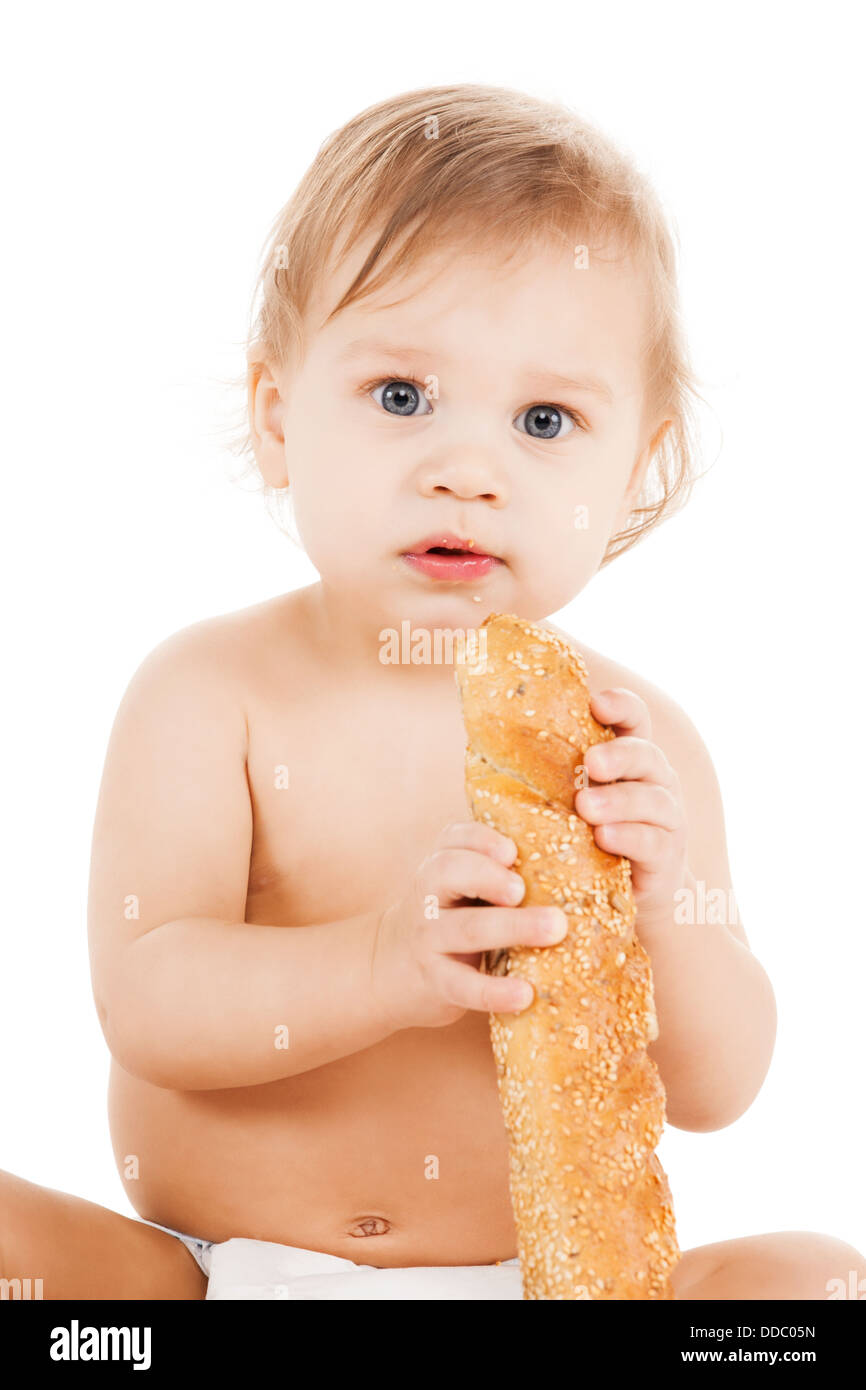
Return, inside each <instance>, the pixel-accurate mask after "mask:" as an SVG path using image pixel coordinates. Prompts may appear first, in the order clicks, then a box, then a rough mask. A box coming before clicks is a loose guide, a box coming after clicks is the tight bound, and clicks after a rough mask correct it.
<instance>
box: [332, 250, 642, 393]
mask: <svg viewBox="0 0 866 1390" xmlns="http://www.w3.org/2000/svg"><path fill="white" fill-rule="evenodd" d="M366 249H367V248H365V247H364V246H360V247H357V248H354V250H353V253H352V255H351V257H350V258H347V261H346V263H345V264H344V265H343V266H342V267H340V269H339V271H338V273H337V274H336V275H335V276H334V277H332V278H331V280H330V282H329V283H328V284H327V285H324V286H323V295H322V299H323V302H325V303H327V302H328V301H329V300H330V302H331V304H335V303H339V300H340V297H341V296H342V295H343V294H344V293H345V291H346V290H347V289H348V287H349V286H350V285H351V284H352V282H353V280H354V277H355V275H356V274H357V272H358V270H359V269H360V268H361V266H363V264H364V261H365V251H366ZM647 301H648V291H647V283H646V276H645V274H644V272H643V270H642V268H641V267H640V265H638V264H636V263H635V262H634V260H632V259H631V258H629V257H627V256H626V255H624V254H623V253H622V252H618V251H616V250H615V249H603V250H602V251H599V252H594V250H593V248H588V247H586V246H584V245H583V244H582V243H580V242H577V241H575V242H574V243H573V244H564V243H562V242H555V241H551V242H550V243H547V244H540V245H534V246H530V247H524V248H518V249H517V251H513V250H510V249H508V248H506V249H505V250H504V251H503V252H501V253H496V252H494V253H491V252H489V251H486V250H480V249H476V250H473V248H472V247H471V246H469V247H465V248H464V247H461V248H447V247H440V248H438V249H437V250H436V252H435V253H434V254H432V255H428V256H426V257H425V258H424V260H423V262H422V263H421V264H419V265H417V266H414V267H412V268H411V270H409V271H407V272H405V273H403V274H402V275H400V276H398V277H395V278H393V279H388V280H387V281H386V282H385V283H384V284H383V285H382V286H381V287H380V288H379V289H377V291H376V292H375V294H373V295H370V296H369V297H364V298H361V299H359V300H356V301H355V302H353V303H350V304H349V305H347V306H346V307H345V308H343V309H341V310H340V311H339V313H338V314H337V315H336V316H335V317H334V318H332V319H331V320H330V322H328V323H326V324H325V325H324V327H323V328H322V329H321V335H322V336H321V339H320V342H319V350H320V351H322V352H324V354H325V355H326V356H327V357H329V358H331V359H332V360H333V359H334V358H336V357H339V358H341V359H346V360H350V361H354V362H360V361H361V360H363V358H364V354H365V352H368V355H370V356H375V355H376V354H377V350H378V352H379V355H380V356H381V355H382V353H381V349H382V347H383V345H388V346H392V347H393V348H395V349H398V348H400V347H406V348H413V349H416V350H417V351H418V352H419V353H424V352H429V353H430V354H431V356H432V355H438V357H439V358H440V359H442V360H444V359H445V358H446V357H447V358H451V359H453V360H454V362H455V363H456V362H460V361H461V360H464V359H467V358H468V359H470V360H474V359H476V358H477V356H478V354H479V353H480V352H484V353H486V354H489V356H490V358H491V359H492V360H495V361H496V362H499V363H501V364H502V365H503V366H504V365H505V364H506V363H510V362H521V363H522V362H523V361H524V359H525V360H527V361H530V362H533V361H534V362H535V363H536V364H537V365H538V367H539V368H544V369H546V370H550V371H557V372H564V371H565V370H566V368H570V369H576V368H577V367H579V366H580V365H581V364H583V366H584V368H585V367H586V365H587V364H588V363H589V362H590V361H591V362H592V363H593V364H594V365H596V366H598V364H599V363H602V364H605V365H606V366H607V369H608V371H609V372H611V373H612V374H614V375H615V376H616V377H617V379H618V382H619V386H620V389H623V390H625V389H628V387H629V385H632V386H633V384H634V377H635V374H638V375H639V374H640V369H641V362H642V357H643V345H644V335H645V331H646V316H647ZM326 313H327V310H326ZM368 345H369V347H368Z"/></svg>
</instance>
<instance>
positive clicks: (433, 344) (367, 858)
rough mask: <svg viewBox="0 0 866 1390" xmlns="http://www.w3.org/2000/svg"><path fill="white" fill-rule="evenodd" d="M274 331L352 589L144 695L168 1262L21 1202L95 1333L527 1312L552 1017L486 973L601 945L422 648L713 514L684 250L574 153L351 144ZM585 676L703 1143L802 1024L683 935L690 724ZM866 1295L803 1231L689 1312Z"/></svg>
mask: <svg viewBox="0 0 866 1390" xmlns="http://www.w3.org/2000/svg"><path fill="white" fill-rule="evenodd" d="M258 292H259V304H258V309H257V313H256V315H255V316H254V322H253V327H252V330H251V335H250V343H249V348H248V374H247V386H248V420H247V432H246V442H247V444H248V448H249V452H250V457H251V458H254V460H255V464H256V466H257V468H258V470H259V472H260V474H261V477H262V479H263V481H264V484H265V486H266V492H267V496H268V497H269V499H273V498H281V497H288V499H289V500H290V502H291V505H292V513H293V518H294V522H295V524H296V526H297V532H298V535H299V538H300V541H301V542H302V544H303V546H304V548H305V550H306V552H307V553H308V555H309V556H310V559H311V560H312V562H313V564H314V566H315V568H316V571H317V572H318V574H319V576H320V577H319V580H318V581H317V582H316V583H314V584H310V585H308V586H306V587H303V588H300V589H295V590H293V591H291V592H289V593H287V594H280V595H278V596H277V597H276V598H272V599H270V600H268V601H266V602H263V603H260V604H257V605H256V606H255V607H252V608H249V609H244V610H242V611H239V612H232V613H229V614H227V615H224V616H220V617H217V618H210V619H207V620H205V621H202V622H198V623H196V624H194V625H192V626H191V627H188V628H185V629H183V630H182V631H180V632H177V633H175V634H174V635H173V636H171V637H169V638H168V639H167V640H165V641H164V642H162V643H161V644H160V645H159V646H158V647H157V648H156V649H155V650H154V651H152V652H151V653H150V654H149V655H148V656H147V657H146V658H145V660H144V661H143V662H142V664H141V666H140V667H139V669H138V670H137V671H136V673H135V675H134V676H133V678H132V680H131V682H130V685H129V687H128V689H127V691H126V694H125V696H124V698H123V701H122V703H121V706H120V709H119V711H118V714H117V718H116V720H115V723H114V727H113V730H112V733H111V738H110V743H109V747H108V752H107V756H106V761H105V769H104V774H103V779H102V785H101V789H100V796H99V803H98V808H97V813H96V823H95V828H94V838H93V854H92V867H91V882H90V899H89V935H90V948H91V958H92V979H93V991H94V998H95V1002H96V1007H97V1010H98V1013H99V1018H100V1021H101V1025H102V1028H103V1031H104V1034H105V1038H106V1041H107V1044H108V1047H109V1049H110V1051H111V1055H112V1059H113V1060H112V1070H111V1081H110V1095H109V1105H110V1124H111V1136H112V1142H113V1146H114V1152H115V1157H116V1161H117V1165H118V1170H119V1172H120V1175H121V1177H122V1180H123V1182H124V1185H125V1190H126V1193H127V1195H128V1197H129V1200H130V1202H131V1203H132V1205H133V1207H134V1208H135V1210H136V1211H137V1212H138V1214H139V1216H140V1217H141V1220H135V1219H132V1218H129V1217H126V1216H122V1215H120V1214H119V1213H117V1212H113V1211H109V1210H106V1209H104V1208H101V1207H99V1206H97V1205H95V1204H93V1203H90V1202H86V1201H82V1200H80V1199H77V1198H74V1197H70V1196H67V1195H65V1194H62V1193H59V1192H55V1191H53V1190H50V1189H46V1188H44V1187H40V1186H37V1185H35V1184H32V1183H28V1182H26V1181H25V1180H23V1179H21V1178H18V1177H14V1176H12V1175H10V1174H5V1175H2V1181H0V1201H2V1212H0V1221H2V1229H3V1254H2V1258H3V1261H4V1264H5V1267H4V1268H3V1269H2V1271H0V1272H2V1274H3V1275H4V1276H6V1277H9V1278H14V1277H15V1276H16V1274H18V1273H21V1272H26V1271H27V1270H33V1269H38V1270H40V1271H44V1294H45V1297H46V1298H54V1299H59V1298H96V1299H102V1298H123V1299H145V1298H156V1299H200V1298H205V1297H207V1298H210V1299H235V1298H249V1299H252V1298H255V1299H267V1298H288V1299H330V1298H335V1299H356V1298H357V1299H519V1298H520V1297H521V1294H522V1286H521V1275H520V1266H519V1262H518V1259H517V1249H516V1236H515V1229H514V1222H513V1217H512V1210H511V1203H510V1197H509V1189H508V1163H507V1136H506V1132H505V1129H504V1125H503V1120H502V1113H501V1109H500V1103H499V1097H498V1092H497V1083H496V1073H495V1068H494V1061H493V1056H492V1051H491V1045H490V1037H489V1020H488V1013H489V1012H490V1011H491V1010H496V1011H498V1012H505V1013H507V1012H509V1011H511V1012H516V1011H519V1010H521V1009H523V1008H525V1007H526V1003H527V1000H526V999H525V998H524V995H523V993H522V992H521V987H520V983H519V981H517V980H516V979H510V978H508V977H505V976H503V977H496V976H488V975H485V974H483V973H481V971H480V970H479V969H478V966H479V962H480V953H481V952H482V951H483V950H486V949H488V948H493V947H507V946H510V945H514V944H518V943H522V944H529V945H533V946H539V947H543V946H545V945H546V944H549V943H551V942H555V941H557V940H559V939H561V937H562V935H563V934H564V931H565V917H564V914H563V913H562V912H561V911H560V910H559V909H557V908H554V909H537V908H528V907H527V908H524V907H521V906H520V902H521V897H522V894H523V883H522V880H521V878H520V876H519V874H517V873H515V872H514V871H513V870H512V869H511V868H510V865H511V864H512V863H513V861H514V858H515V854H516V847H515V845H514V844H513V843H512V842H511V841H510V840H508V839H507V838H506V837H505V836H502V835H500V834H499V833H498V832H496V831H494V830H493V829H491V828H490V827H489V826H486V825H483V824H477V823H474V822H473V821H472V820H471V817H470V815H469V811H468V807H467V803H466V798H465V794H464V786H463V759H464V747H465V737H464V732H463V724H462V716H461V709H460V701H459V698H458V695H457V690H456V686H455V681H454V670H453V665H451V664H449V663H448V662H442V661H435V660H424V659H418V653H419V651H423V650H424V649H423V647H422V646H418V647H415V646H413V644H412V638H413V635H416V634H419V633H420V634H428V635H429V634H431V633H432V634H435V633H442V632H468V631H469V630H470V629H472V628H474V627H477V626H478V625H480V624H481V623H482V622H483V620H484V618H485V617H486V616H487V614H488V613H491V612H502V613H516V614H519V615H520V616H521V617H524V618H527V619H530V620H532V621H534V622H542V623H544V622H547V615H549V614H551V613H555V612H557V611H558V610H560V609H561V608H563V607H564V606H565V605H566V604H568V603H569V602H570V601H571V600H572V599H574V598H575V596H576V595H577V594H579V593H580V592H581V591H582V590H583V588H584V587H585V585H587V584H588V583H589V581H590V580H591V579H592V577H593V575H594V574H596V572H597V571H598V570H599V569H600V568H601V567H602V566H604V565H606V564H608V563H610V561H611V560H613V559H614V558H616V557H617V556H618V555H620V554H621V553H622V552H623V551H624V550H626V549H627V548H629V547H631V546H633V545H634V544H635V543H636V542H637V541H638V540H640V539H641V537H643V536H644V535H645V534H646V533H647V532H648V531H649V530H650V529H651V528H653V527H655V526H657V525H658V524H659V523H660V522H661V521H662V520H664V519H665V517H667V516H669V515H670V514H671V513H672V512H673V511H674V510H675V509H676V508H677V507H678V506H680V505H681V504H682V503H683V501H684V500H685V499H686V497H687V496H688V492H689V489H690V486H691V485H692V482H693V480H694V476H695V474H694V460H693V452H694V450H693V443H692V441H693V438H694V431H693V420H694V406H693V402H694V399H695V396H696V391H695V383H694V379H693V377H692V375H691V372H690V369H689V366H688V362H687V359H686V355H685V350H684V346H683V341H682V336H681V332H680V327H679V321H678V307H677V291H676V271H675V257H674V251H673V246H672V241H671V236H670V233H669V231H668V229H667V227H666V222H665V218H664V215H663V213H662V211H661V209H660V206H659V204H658V201H657V199H656V197H655V196H654V194H653V192H652V190H651V189H650V188H649V187H648V186H647V184H646V182H645V180H644V178H643V177H642V176H641V175H640V174H639V173H638V172H637V171H636V170H635V169H634V167H633V166H632V164H631V163H630V162H629V160H628V159H626V158H625V157H624V156H623V155H622V154H621V153H619V152H618V151H617V150H616V149H615V148H613V147H612V145H611V144H610V143H609V142H608V141H607V140H606V139H605V138H604V137H602V136H601V135H600V134H599V133H598V132H596V131H595V130H593V129H592V128H591V127H589V126H588V125H586V124H585V123H584V122H583V121H581V120H579V119H578V118H577V117H576V116H575V115H574V114H573V113H571V112H570V111H569V110H568V109H566V108H562V107H559V106H557V105H554V104H551V103H548V102H544V101H540V100H535V99H533V98H531V97H529V96H526V95H524V94H521V93H518V92H514V91H511V90H507V89H501V88H496V87H488V86H481V85H454V86H441V87H434V88H430V89H426V90H420V91H412V92H408V93H404V94H402V95H399V96H396V97H394V98H393V99H390V100H387V101H383V102H381V103H380V104H378V105H375V106H373V107H372V108H370V109H369V110H366V111H363V112H362V113H361V114H360V115H358V116H357V117H355V119H353V120H351V121H349V123H348V124H347V125H345V126H344V127H343V128H342V129H340V130H338V131H337V132H336V133H334V134H333V135H332V136H331V137H330V138H329V139H327V140H326V141H325V142H324V143H323V145H322V146H321V147H320V149H319V151H318V153H317V155H316V157H315V159H314V161H313V163H312V165H311V167H310V169H309V170H308V171H307V172H306V174H305V175H304V177H303V178H302V180H301V182H300V185H299V186H298V188H297V190H296V191H295V193H294V196H293V197H292V199H291V200H290V202H289V203H288V204H287V206H286V208H285V209H284V210H283V211H282V212H281V214H280V215H279V217H278V219H277V221H276V223H275V224H274V227H273V229H272V233H271V235H270V238H269V241H268V244H267V248H266V251H265V255H264V258H263V265H262V270H261V276H260V281H259V285H258ZM548 626H552V625H551V624H549V623H548ZM554 630H555V631H560V629H558V628H555V629H554ZM395 634H396V635H397V636H398V637H399V639H400V640H399V641H398V642H397V643H395V641H394V636H395ZM561 635H562V636H563V637H564V638H565V639H566V640H567V641H570V642H573V641H574V640H575V639H573V638H572V637H571V636H570V635H569V634H567V633H564V632H562V633H561ZM407 636H408V639H409V640H408V641H406V640H404V639H405V638H406V637H407ZM576 645H577V647H578V649H579V650H580V652H581V653H582V655H583V657H584V659H585V661H586V664H587V669H588V672H589V680H590V689H591V691H592V694H593V706H592V707H593V712H594V714H595V715H596V717H597V718H598V719H599V720H601V721H603V722H604V723H606V724H610V725H611V726H612V727H613V728H614V730H615V732H616V735H617V737H616V738H615V740H613V741H612V742H608V743H602V744H599V745H597V746H596V747H593V748H592V749H591V750H590V751H589V752H588V754H587V759H586V767H587V772H588V774H589V777H590V785H589V786H587V787H585V788H583V789H582V790H581V791H579V792H577V794H576V801H575V809H576V811H577V812H578V813H579V814H580V815H581V816H583V817H584V818H585V819H586V820H587V821H588V822H589V823H590V824H592V825H593V827H594V835H595V838H596V840H597V842H598V844H599V845H600V846H601V847H602V848H603V849H605V850H608V851H610V852H611V853H615V854H621V855H625V856H627V857H628V858H629V860H630V862H631V868H632V875H633V884H634V890H635V897H636V902H637V907H638V918H637V931H638V935H639V937H640V939H641V941H642V942H643V944H644V946H645V947H646V949H647V951H648V952H649V954H650V957H651V961H652V966H653V977H654V983H655V1000H656V1009H657V1014H658V1020H659V1029H660V1033H659V1037H658V1039H657V1041H656V1042H654V1043H653V1044H652V1045H651V1047H650V1049H649V1050H650V1055H651V1057H652V1058H653V1059H654V1061H655V1062H656V1064H657V1066H658V1068H659V1072H660V1075H661V1078H662V1081H663V1082H664V1085H665V1088H666V1095H667V1119H668V1121H669V1123H670V1124H672V1125H675V1126H678V1127H679V1128H681V1129H686V1130H704V1131H706V1130H714V1129H719V1128H722V1127H723V1126H726V1125H729V1124H731V1123H732V1122H733V1121H734V1120H736V1119H737V1117H738V1116H740V1115H741V1114H742V1113H743V1112H744V1111H745V1110H746V1109H747V1108H748V1106H749V1105H750V1104H751V1102H752V1101H753V1100H754V1098H755V1096H756V1094H757V1092H758V1090H759V1089H760V1087H761V1084H762V1082H763V1079H764V1076H765V1075H766V1072H767V1068H768V1066H769V1063H770V1058H771V1054H772V1049H773V1043H774V1036H775V1023H776V1018H775V1005H774V997H773V992H772V989H771V986H770V983H769V981H768V979H767V976H766V974H765V972H764V970H763V968H762V967H761V965H760V962H759V961H758V960H757V959H756V958H755V956H754V955H753V953H752V951H751V949H750V947H749V943H748V941H747V938H746V934H745V932H744V931H743V928H742V926H741V925H740V923H739V921H737V920H735V921H725V922H721V921H719V922H712V921H711V922H708V923H706V924H703V925H684V924H683V923H682V921H681V920H680V918H679V916H678V913H677V905H678V904H679V903H681V902H682V900H683V890H686V892H689V891H690V892H692V893H696V891H697V885H698V884H699V883H700V884H704V885H709V886H710V887H711V889H712V890H717V891H718V892H719V893H720V894H721V895H723V896H724V899H725V900H727V899H728V897H729V894H730V889H731V883H730V872H729V868H728V862H727V856H726V848H725V834H724V823H723V812H722V806H721V802H720V797H719V789H718V784H717V781H716V777H715V774H714V771H713V767H712V763H711V761H710V757H709V754H708V753H707V750H706V748H705V747H704V744H703V742H702V741H701V738H700V736H699V734H698V732H697V731H696V729H695V728H694V726H693V725H692V724H691V723H690V721H689V720H688V718H687V717H686V715H685V714H684V713H683V711H682V710H681V709H680V708H679V706H678V705H677V704H676V703H675V702H674V701H673V700H671V699H670V698H669V697H668V696H667V695H665V694H664V693H663V692H662V691H661V690H659V689H657V688H656V687H655V686H653V685H652V684H651V683H650V682H649V681H647V680H645V679H644V678H643V677H642V676H640V675H638V674H637V673H635V672H633V671H630V670H628V669H626V668H625V667H623V666H622V665H620V664H619V663H618V662H617V661H616V660H615V659H614V658H613V657H612V656H610V655H608V654H605V653H601V652H596V651H592V650H591V649H589V648H588V647H587V646H586V644H585V643H584V642H583V641H582V640H580V639H579V638H578V639H577V641H576ZM426 650H428V651H429V650H431V648H430V647H429V646H428V647H427V648H426ZM395 652H396V653H397V658H398V659H395ZM413 652H414V653H415V656H416V659H415V660H413V659H412V654H413ZM430 894H433V895H436V897H437V898H438V900H439V904H440V912H439V916H438V919H436V920H429V919H428V917H427V916H426V915H425V912H424V904H425V899H426V898H427V896H428V895H430ZM723 915H724V914H723ZM727 915H728V916H730V914H727ZM734 1021H735V1022H736V1028H737V1038H738V1046H737V1047H736V1048H732V1047H730V1045H729V1042H730V1031H731V1027H732V1025H733V1022H734ZM673 1195H674V1204H675V1207H676V1192H674V1194H673ZM852 1270H854V1271H856V1272H857V1278H858V1279H859V1278H862V1277H863V1276H864V1274H866V1262H864V1259H863V1257H862V1255H860V1254H859V1253H858V1251H857V1250H855V1249H853V1248H852V1247H851V1246H850V1245H848V1244H846V1243H845V1242H844V1241H842V1240H841V1239H837V1238H834V1237H829V1236H823V1235H820V1234H816V1233H812V1232H805V1231H786V1232H781V1233H777V1234H762V1235H753V1236H749V1237H745V1238H741V1239H732V1240H725V1241H721V1242H718V1243H715V1244H713V1245H709V1246H703V1247H701V1248H699V1249H693V1250H686V1251H684V1252H683V1256H682V1260H681V1262H680V1264H679V1266H678V1267H677V1269H676V1272H675V1274H674V1277H673V1283H674V1289H675V1294H676V1297H677V1298H678V1299H733V1298H745V1299H760V1298H785V1299H803V1298H806V1299H822V1298H827V1297H828V1296H833V1289H834V1287H835V1285H834V1282H833V1281H842V1282H843V1283H845V1284H847V1282H848V1281H849V1278H850V1272H851V1271H852Z"/></svg>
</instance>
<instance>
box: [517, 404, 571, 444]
mask: <svg viewBox="0 0 866 1390" xmlns="http://www.w3.org/2000/svg"><path fill="white" fill-rule="evenodd" d="M521 415H525V416H526V417H527V419H528V420H531V421H532V429H531V430H530V429H527V430H526V433H527V434H528V435H529V437H530V438H531V439H559V437H560V435H561V433H562V431H561V429H560V426H561V425H564V424H565V423H566V420H567V421H568V422H569V423H568V429H567V430H566V431H565V433H566V434H571V431H572V430H573V429H574V428H575V425H576V424H577V421H576V420H575V418H574V416H573V415H572V413H571V411H570V410H565V411H562V410H559V409H558V407H557V406H555V405H531V406H530V407H529V409H528V410H521V412H520V415H518V417H517V418H518V420H519V419H520V417H521ZM535 431H537V433H535Z"/></svg>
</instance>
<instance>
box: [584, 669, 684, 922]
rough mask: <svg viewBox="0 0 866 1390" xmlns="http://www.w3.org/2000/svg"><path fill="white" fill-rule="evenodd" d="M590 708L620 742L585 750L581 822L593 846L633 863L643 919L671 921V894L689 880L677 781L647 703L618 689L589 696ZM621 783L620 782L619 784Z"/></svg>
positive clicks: (601, 744) (602, 744)
mask: <svg viewBox="0 0 866 1390" xmlns="http://www.w3.org/2000/svg"><path fill="white" fill-rule="evenodd" d="M591 709H592V713H593V714H594V716H595V718H596V719H597V720H598V721H599V723H602V724H610V725H611V726H612V727H614V728H615V729H616V731H617V737H616V738H615V739H611V740H610V741H609V742H606V743H594V744H593V745H592V747H591V748H588V749H587V750H586V756H585V758H584V767H585V768H586V772H587V775H588V776H589V777H591V778H592V780H593V781H594V782H609V783H612V785H611V786H606V787H582V788H581V790H580V791H579V792H578V793H577V795H576V796H575V799H574V804H575V808H576V810H577V812H578V815H580V816H582V817H583V819H584V820H585V821H588V822H589V823H590V824H591V825H594V826H595V827H596V830H595V841H596V844H597V845H598V846H599V847H600V848H601V849H604V850H607V852H608V853H609V854H622V855H625V856H626V857H627V858H628V859H630V860H631V874H632V885H633V888H634V895H635V902H636V904H637V907H638V912H639V914H640V917H641V918H643V919H644V920H645V921H648V920H651V919H652V918H653V917H657V918H660V919H661V920H666V921H670V916H671V912H672V910H673V903H674V894H675V892H676V891H677V889H679V888H682V886H683V884H684V882H685V880H686V875H687V866H686V824H685V808H684V805H683V795H682V789H681V787H680V782H679V778H678V777H677V774H676V773H675V772H674V770H673V768H672V767H671V765H670V763H669V762H668V760H667V758H666V757H665V755H664V753H663V752H662V750H661V749H660V748H659V747H658V745H657V744H655V743H651V742H650V739H651V737H652V724H651V721H650V713H649V710H648V708H647V705H646V702H645V701H644V700H642V699H641V698H640V696H639V695H635V694H634V692H633V691H631V690H624V689H622V687H618V688H617V689H615V690H604V691H602V692H601V694H600V695H594V696H593V697H592V700H591ZM618 779H621V780H618Z"/></svg>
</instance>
